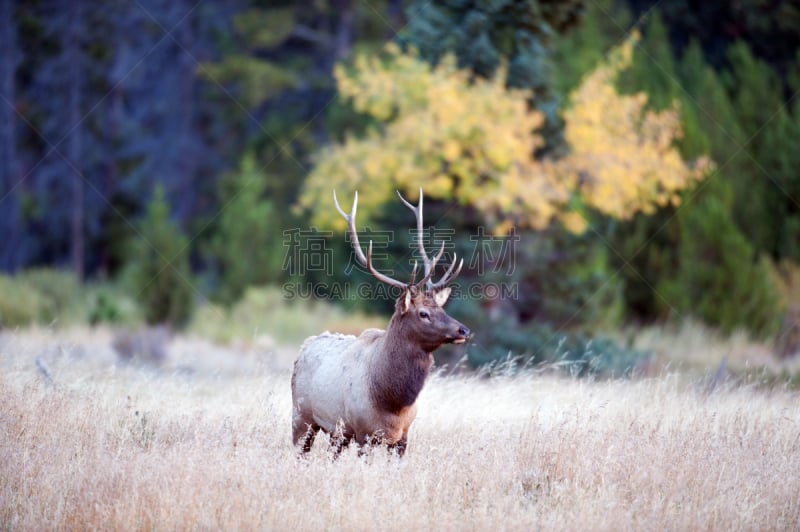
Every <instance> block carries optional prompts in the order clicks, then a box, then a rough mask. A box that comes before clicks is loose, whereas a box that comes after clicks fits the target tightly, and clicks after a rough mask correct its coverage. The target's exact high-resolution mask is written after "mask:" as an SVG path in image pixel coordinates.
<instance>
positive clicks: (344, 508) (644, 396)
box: [0, 332, 800, 531]
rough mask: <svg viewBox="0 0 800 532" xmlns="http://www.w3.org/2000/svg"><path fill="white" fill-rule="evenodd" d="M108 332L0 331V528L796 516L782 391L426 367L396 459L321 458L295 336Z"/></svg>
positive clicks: (726, 523)
mask: <svg viewBox="0 0 800 532" xmlns="http://www.w3.org/2000/svg"><path fill="white" fill-rule="evenodd" d="M65 338H66V339H65ZM108 343H109V342H108V338H107V337H105V336H103V335H102V334H100V335H99V336H98V335H97V334H91V335H90V334H82V335H77V336H76V337H69V336H66V337H65V336H58V337H53V336H48V335H47V334H46V333H43V332H35V333H15V334H8V333H7V334H5V335H2V336H0V527H2V528H4V529H11V530H42V529H59V530H70V529H90V528H92V529H106V530H108V529H114V530H129V529H162V530H164V529H166V530H172V529H179V530H185V529H193V530H197V529H201V530H202V529H225V530H234V529H242V530H253V529H267V530H375V529H378V530H381V529H387V530H399V529H406V530H417V529H423V530H424V529H428V530H488V529H495V530H532V529H545V530H547V529H564V530H586V529H592V530H619V529H622V530H662V529H666V530H697V529H703V530H706V529H713V530H726V531H728V530H791V529H795V530H796V529H798V528H799V527H800V495H798V494H800V402H799V400H800V397H798V394H797V393H795V392H791V391H785V390H773V391H763V390H757V389H754V388H748V387H742V386H739V387H726V386H720V387H717V388H716V389H715V390H714V391H713V392H711V393H709V392H707V389H706V388H704V387H703V386H700V385H695V384H688V385H687V384H686V383H685V382H684V379H679V378H676V377H675V376H671V375H668V374H667V375H664V376H660V377H658V378H654V379H649V380H641V381H611V382H587V381H575V380H565V379H563V378H557V377H553V376H545V375H536V374H526V375H521V376H516V377H503V376H500V377H494V378H491V379H485V378H479V377H463V376H462V377H458V378H445V377H434V378H433V379H432V380H431V381H430V382H429V383H428V385H427V386H426V388H425V390H424V391H423V395H422V396H421V399H420V401H421V404H420V414H419V417H418V419H417V421H416V423H415V425H414V426H413V427H412V433H411V438H410V442H409V449H408V452H407V453H406V456H405V457H404V458H403V459H402V460H399V459H397V458H395V457H393V456H389V455H388V454H387V453H385V452H384V451H382V450H380V449H377V450H373V452H371V453H369V454H367V455H366V456H359V455H358V454H357V453H356V452H355V450H354V449H348V450H346V451H345V452H344V453H343V455H342V456H341V457H340V458H339V459H338V460H337V461H332V460H331V458H330V453H329V451H328V450H327V448H326V446H325V445H324V441H320V442H319V443H318V444H317V445H316V446H315V448H314V449H313V450H312V452H311V454H310V456H309V457H308V458H307V459H298V458H297V455H296V453H295V450H294V449H293V448H292V447H291V445H290V430H289V416H290V409H291V401H290V392H289V362H290V360H291V356H292V355H293V353H292V352H283V351H263V352H259V351H254V352H250V353H238V352H233V351H226V350H224V349H221V348H216V347H213V346H210V345H209V344H205V343H202V342H198V341H189V340H185V339H178V340H176V341H175V342H174V343H173V344H172V345H171V346H170V358H169V362H168V364H166V365H165V366H164V367H162V368H160V369H153V368H147V367H137V366H120V365H118V364H117V363H116V361H115V359H114V357H113V353H111V352H110V351H109V348H108V347H107V345H108ZM37 361H38V366H37ZM45 374H47V375H49V378H48V377H45Z"/></svg>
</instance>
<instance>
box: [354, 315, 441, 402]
mask: <svg viewBox="0 0 800 532" xmlns="http://www.w3.org/2000/svg"><path fill="white" fill-rule="evenodd" d="M407 326H408V322H407V321H406V320H403V319H402V317H401V316H399V315H398V314H395V315H394V316H392V319H391V321H390V322H389V327H388V328H387V330H386V334H385V335H384V336H383V338H381V341H382V345H381V346H380V349H378V350H377V352H376V354H375V358H374V360H373V365H372V368H371V370H372V371H371V376H370V380H371V382H370V395H371V396H372V400H373V401H375V405H376V406H378V408H380V409H381V410H383V411H385V412H392V413H397V412H399V411H400V410H401V409H403V408H406V407H409V406H411V405H413V404H414V402H416V400H417V396H419V392H420V391H421V390H422V386H423V385H424V384H425V379H426V378H427V376H428V373H429V372H430V368H431V364H432V363H433V356H432V355H431V353H432V352H433V350H430V351H426V350H425V349H424V348H423V347H422V346H421V345H419V344H418V343H416V342H414V341H413V340H411V339H410V334H409V333H410V331H407V330H406V328H407Z"/></svg>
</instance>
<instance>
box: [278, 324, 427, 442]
mask: <svg viewBox="0 0 800 532" xmlns="http://www.w3.org/2000/svg"><path fill="white" fill-rule="evenodd" d="M385 339H386V332H385V331H383V330H381V329H366V330H365V331H364V332H362V333H361V335H360V336H358V337H355V336H351V335H342V334H331V333H327V332H326V333H323V334H321V335H319V336H312V337H311V338H308V339H307V340H306V341H305V342H304V343H303V346H302V347H301V348H300V356H299V358H298V359H297V361H296V362H295V366H294V373H293V376H292V399H293V404H294V406H293V409H292V428H293V439H294V442H295V444H298V443H300V441H302V439H303V438H304V437H305V436H306V435H307V433H308V431H309V430H314V429H315V428H317V427H318V428H321V429H322V430H324V431H325V432H327V433H329V434H333V435H338V434H339V433H341V435H342V436H344V437H345V438H346V439H354V440H355V441H356V442H357V443H359V444H363V443H366V442H367V441H370V440H372V439H375V440H378V441H381V442H383V443H387V444H389V445H393V444H396V443H398V442H401V441H404V440H405V438H406V436H407V434H408V429H409V427H410V426H411V423H412V422H413V421H414V418H415V417H416V414H417V408H416V404H412V405H410V406H408V407H405V408H402V409H400V410H399V411H397V412H389V411H385V410H381V409H379V408H376V406H375V404H374V401H373V399H372V395H371V386H372V383H373V382H374V379H375V371H376V370H377V366H378V364H379V363H380V360H379V358H380V355H381V353H383V352H384V350H383V345H382V344H383V342H384V341H385Z"/></svg>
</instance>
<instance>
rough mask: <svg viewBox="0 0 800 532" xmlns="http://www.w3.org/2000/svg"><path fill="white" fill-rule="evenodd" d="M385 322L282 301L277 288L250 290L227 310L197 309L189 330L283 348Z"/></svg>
mask: <svg viewBox="0 0 800 532" xmlns="http://www.w3.org/2000/svg"><path fill="white" fill-rule="evenodd" d="M388 321H389V320H388V318H386V317H381V316H367V315H365V314H364V313H362V312H357V311H345V310H344V309H342V308H341V307H338V306H335V305H332V304H330V303H328V302H327V301H308V300H292V301H288V300H286V299H285V298H284V294H283V293H282V292H281V290H280V289H279V288H278V287H274V286H266V287H251V288H248V289H247V290H246V291H245V293H244V297H242V299H240V300H239V301H238V302H236V303H235V304H234V305H233V306H231V307H230V308H225V307H222V306H220V305H204V306H202V307H200V308H199V309H198V310H197V312H196V314H195V316H194V317H193V319H192V322H191V325H190V326H189V330H190V331H191V332H193V333H195V334H198V335H199V336H202V337H204V338H208V339H210V340H213V341H215V342H220V343H229V342H231V341H234V340H251V339H253V338H254V337H256V336H259V335H262V334H266V335H269V336H271V337H272V338H274V339H275V340H277V341H278V342H280V343H284V344H300V343H301V342H302V341H303V339H304V338H306V337H308V336H312V335H315V334H319V333H321V332H323V331H324V330H326V329H328V330H331V331H337V332H342V333H346V334H360V333H361V331H362V330H364V329H365V328H368V327H379V328H385V327H386V324H387V323H388Z"/></svg>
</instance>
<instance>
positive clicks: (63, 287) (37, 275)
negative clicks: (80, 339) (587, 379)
mask: <svg viewBox="0 0 800 532" xmlns="http://www.w3.org/2000/svg"><path fill="white" fill-rule="evenodd" d="M16 279H17V281H18V282H19V283H22V284H24V285H26V286H28V287H29V288H30V289H31V290H33V291H35V292H37V293H38V294H39V295H40V296H41V308H40V309H39V314H38V316H37V321H39V322H41V323H50V322H52V321H54V320H60V321H74V320H75V315H72V316H68V315H67V314H68V312H69V311H72V312H73V313H77V314H79V312H77V311H78V309H79V308H81V307H82V306H84V305H85V301H86V294H85V292H84V290H83V287H82V286H81V282H80V281H79V280H78V278H77V276H75V274H74V273H72V272H69V271H64V270H55V269H51V268H32V269H29V270H24V271H22V272H20V273H19V274H17V276H16ZM81 319H82V317H81V318H79V321H80V320H81Z"/></svg>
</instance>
